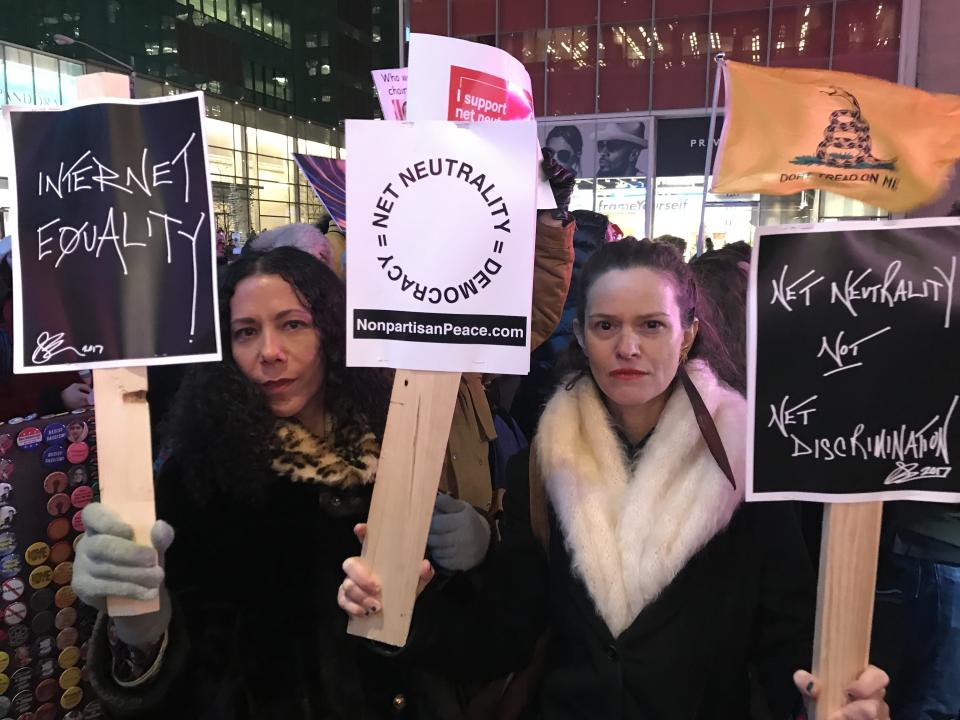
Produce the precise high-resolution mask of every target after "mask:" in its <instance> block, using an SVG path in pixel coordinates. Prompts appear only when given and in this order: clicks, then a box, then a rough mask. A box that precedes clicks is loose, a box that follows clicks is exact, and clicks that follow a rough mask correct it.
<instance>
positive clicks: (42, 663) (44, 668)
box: [37, 658, 57, 679]
mask: <svg viewBox="0 0 960 720" xmlns="http://www.w3.org/2000/svg"><path fill="white" fill-rule="evenodd" d="M56 674H57V659H56V658H41V659H40V660H39V661H38V662H37V675H38V676H39V677H41V678H44V679H46V678H52V677H53V676H54V675H56Z"/></svg>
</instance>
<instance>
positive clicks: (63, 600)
mask: <svg viewBox="0 0 960 720" xmlns="http://www.w3.org/2000/svg"><path fill="white" fill-rule="evenodd" d="M76 601H77V594H76V593H75V592H74V591H73V588H72V587H70V586H69V585H67V586H65V587H62V588H60V589H59V590H57V594H56V596H54V599H53V602H54V603H55V604H56V606H57V607H58V608H60V609H61V610H63V608H65V607H70V606H71V605H73V604H74V603H75V602H76Z"/></svg>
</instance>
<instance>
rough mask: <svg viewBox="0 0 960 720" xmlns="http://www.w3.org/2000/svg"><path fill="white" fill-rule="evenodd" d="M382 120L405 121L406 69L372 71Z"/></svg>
mask: <svg viewBox="0 0 960 720" xmlns="http://www.w3.org/2000/svg"><path fill="white" fill-rule="evenodd" d="M370 74H371V75H373V84H374V86H376V88H377V98H379V100H380V109H381V110H382V111H383V119H384V120H406V119H407V69H406V68H394V69H387V70H372V71H371V72H370Z"/></svg>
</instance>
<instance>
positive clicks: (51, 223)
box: [3, 92, 221, 373]
mask: <svg viewBox="0 0 960 720" xmlns="http://www.w3.org/2000/svg"><path fill="white" fill-rule="evenodd" d="M3 112H4V115H5V117H6V120H7V123H6V125H7V126H8V127H9V132H10V137H9V138H8V140H9V141H10V143H11V146H12V148H13V156H14V163H15V169H16V171H15V173H14V174H13V175H14V177H13V178H12V179H13V180H14V181H15V182H14V183H13V186H14V187H13V190H14V194H15V197H16V203H15V207H14V209H13V221H14V222H13V224H14V227H16V229H17V232H16V233H15V235H14V248H13V261H14V262H13V265H14V268H13V269H14V278H15V280H14V291H15V297H14V309H15V313H16V324H15V334H16V337H15V338H14V347H15V348H18V350H17V353H16V355H15V359H14V369H15V371H16V372H18V373H38V372H50V371H52V370H65V369H80V368H116V367H124V366H128V367H129V366H133V367H137V366H144V365H161V364H171V363H182V362H199V361H211V360H219V359H220V357H221V349H220V334H219V327H218V326H219V317H218V312H217V298H216V262H215V248H214V227H213V216H212V213H211V194H210V181H209V176H208V175H207V167H208V163H207V139H206V133H205V131H204V121H203V120H204V105H203V94H202V93H199V92H197V93H189V94H184V95H178V96H176V97H171V98H162V99H151V100H95V101H87V102H81V103H79V104H76V105H73V106H70V107H64V108H59V107H43V108H33V107H24V108H14V107H8V108H5V109H4V111H3Z"/></svg>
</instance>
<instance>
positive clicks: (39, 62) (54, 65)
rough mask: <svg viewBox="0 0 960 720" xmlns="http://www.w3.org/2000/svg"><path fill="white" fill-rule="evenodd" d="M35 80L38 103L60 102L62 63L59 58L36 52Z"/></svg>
mask: <svg viewBox="0 0 960 720" xmlns="http://www.w3.org/2000/svg"><path fill="white" fill-rule="evenodd" d="M33 82H34V102H35V103H36V104H37V105H59V104H60V102H61V99H60V64H59V62H57V58H55V57H50V56H48V55H41V54H39V53H34V54H33Z"/></svg>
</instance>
